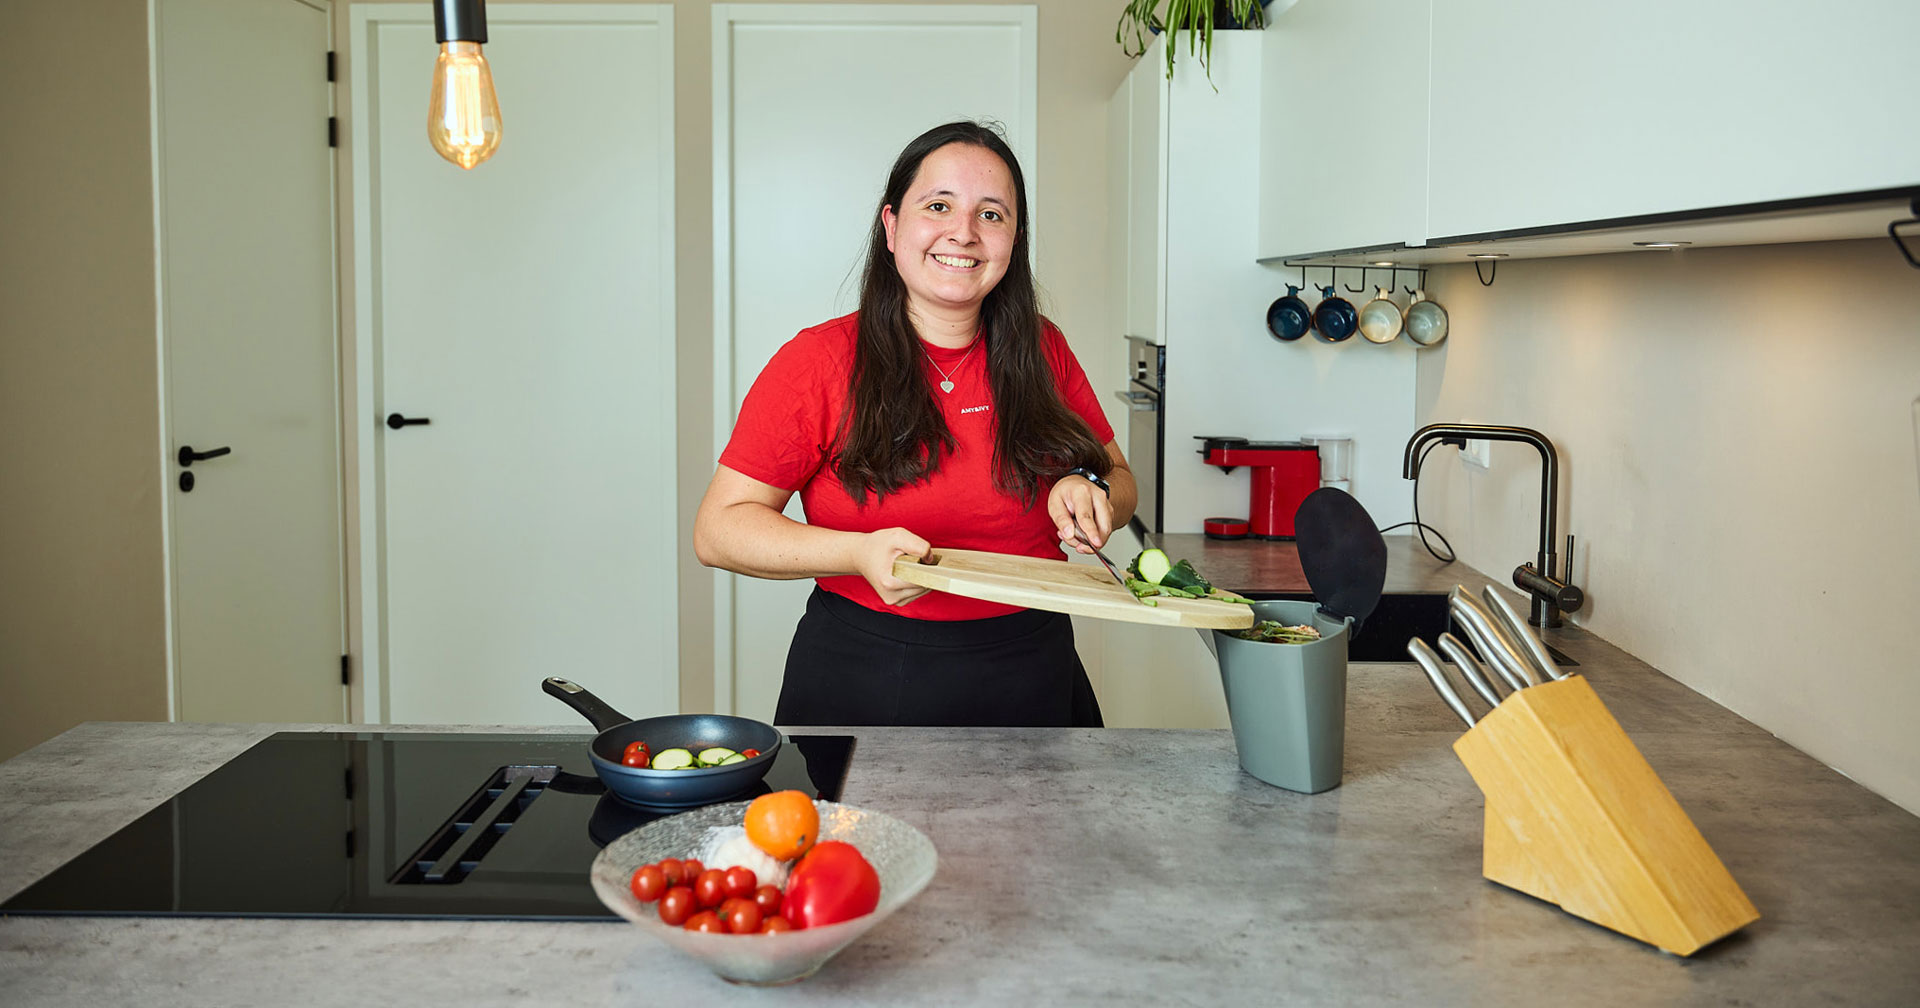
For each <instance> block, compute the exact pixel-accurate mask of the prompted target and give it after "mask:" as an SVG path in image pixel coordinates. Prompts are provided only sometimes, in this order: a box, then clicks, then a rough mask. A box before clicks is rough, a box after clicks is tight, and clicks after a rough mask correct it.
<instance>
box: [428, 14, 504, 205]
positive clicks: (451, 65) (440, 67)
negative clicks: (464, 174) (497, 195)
mask: <svg viewBox="0 0 1920 1008" xmlns="http://www.w3.org/2000/svg"><path fill="white" fill-rule="evenodd" d="M433 27H434V34H435V36H436V37H437V38H438V39H439V42H440V58H439V59H437V60H435V61H434V63H433V93H432V95H431V96H430V97H429V98H428V101H427V139H428V140H430V141H432V143H433V149H434V150H437V151H439V152H440V156H441V157H443V158H446V159H447V160H449V161H451V162H453V163H454V164H457V165H459V166H460V167H461V168H464V169H468V170H471V169H472V168H473V166H474V165H477V164H479V163H480V162H482V161H485V160H486V159H488V158H490V157H492V156H493V152H494V151H495V150H498V149H499V147H500V99H499V98H498V97H496V96H495V95H494V93H493V70H492V69H490V68H489V67H488V66H487V57H486V56H485V55H484V54H482V53H481V52H480V45H481V43H483V42H485V41H486V40H487V9H486V2H485V0H434V5H433Z"/></svg>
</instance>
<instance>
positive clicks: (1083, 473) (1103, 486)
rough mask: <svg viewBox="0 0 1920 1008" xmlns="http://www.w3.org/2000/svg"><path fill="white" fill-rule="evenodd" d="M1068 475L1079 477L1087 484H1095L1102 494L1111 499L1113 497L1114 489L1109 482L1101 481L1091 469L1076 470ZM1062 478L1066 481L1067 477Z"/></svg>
mask: <svg viewBox="0 0 1920 1008" xmlns="http://www.w3.org/2000/svg"><path fill="white" fill-rule="evenodd" d="M1067 475H1068V476H1078V477H1080V478H1081V479H1084V480H1086V481H1087V482H1089V483H1091V484H1093V485H1094V486H1097V487H1099V488H1100V492H1101V493H1103V494H1106V495H1107V496H1109V497H1111V496H1113V488H1112V487H1110V486H1108V485H1107V481H1106V480H1103V479H1101V478H1100V477H1099V476H1098V475H1097V474H1095V473H1094V471H1093V470H1091V469H1074V470H1072V471H1071V472H1068V473H1067ZM1062 478H1063V479H1064V478H1065V477H1062Z"/></svg>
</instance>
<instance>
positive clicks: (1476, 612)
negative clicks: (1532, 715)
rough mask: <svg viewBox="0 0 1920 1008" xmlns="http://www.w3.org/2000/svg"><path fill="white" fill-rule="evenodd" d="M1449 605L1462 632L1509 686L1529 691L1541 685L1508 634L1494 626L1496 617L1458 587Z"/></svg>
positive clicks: (1449, 600)
mask: <svg viewBox="0 0 1920 1008" xmlns="http://www.w3.org/2000/svg"><path fill="white" fill-rule="evenodd" d="M1447 606H1448V609H1449V611H1451V612H1452V613H1453V615H1454V617H1455V618H1457V619H1458V620H1459V621H1460V627H1461V629H1463V630H1465V631H1466V632H1467V639H1468V640H1471V641H1473V646H1474V647H1475V648H1477V649H1478V650H1479V651H1480V657H1482V658H1485V659H1486V660H1487V664H1489V665H1492V666H1493V667H1494V669H1495V670H1496V671H1498V672H1499V673H1500V675H1501V676H1502V677H1503V678H1505V679H1506V680H1507V685H1509V686H1512V687H1513V688H1514V689H1526V688H1527V687H1528V686H1532V685H1535V684H1536V683H1537V682H1538V680H1536V679H1534V678H1533V675H1532V673H1530V672H1529V671H1528V670H1527V667H1526V662H1524V661H1523V660H1522V659H1521V658H1520V656H1519V655H1518V654H1516V653H1515V652H1514V650H1513V648H1514V645H1512V644H1510V643H1508V642H1507V641H1506V640H1505V637H1506V635H1505V634H1503V633H1501V632H1500V630H1499V628H1497V627H1495V626H1494V625H1493V617H1492V616H1491V615H1490V614H1488V612H1487V611H1486V610H1485V609H1484V608H1481V606H1480V603H1478V602H1475V601H1474V600H1473V597H1472V596H1470V595H1468V594H1467V590H1466V589H1465V588H1462V587H1459V586H1457V585H1456V586H1455V587H1454V589H1453V593H1452V594H1451V595H1449V596H1448V597H1447Z"/></svg>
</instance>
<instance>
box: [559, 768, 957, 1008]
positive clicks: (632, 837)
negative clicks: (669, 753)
mask: <svg viewBox="0 0 1920 1008" xmlns="http://www.w3.org/2000/svg"><path fill="white" fill-rule="evenodd" d="M749 804H750V802H744V801H740V802H728V803H727V804H724V805H708V806H706V807H704V808H698V809H694V810H693V811H691V812H682V813H681V814H679V815H676V816H669V817H668V818H665V819H658V820H655V821H653V822H650V823H648V824H647V825H645V826H642V827H640V828H639V829H637V830H634V831H633V832H631V833H628V834H627V835H625V836H623V837H621V838H620V839H618V840H615V841H614V842H612V843H610V844H608V845H607V846H606V849H604V850H602V851H601V852H600V854H599V856H598V857H595V858H594V859H593V868H592V872H591V878H592V882H593V891H594V893H595V894H597V895H598V896H599V897H600V902H602V903H605V904H606V905H607V908H608V909H610V910H612V911H613V912H614V913H617V914H619V915H620V916H622V917H625V918H626V919H627V920H630V921H632V922H633V923H635V924H637V925H639V926H640V929H641V930H642V931H645V932H647V933H649V934H652V935H654V936H656V937H658V938H659V939H660V940H661V941H664V942H666V943H667V944H669V945H672V946H673V947H674V948H676V949H679V950H680V951H681V952H682V953H684V954H686V955H689V956H692V957H693V958H695V959H698V960H699V961H700V962H701V963H703V964H705V965H706V967H707V968H708V969H710V970H713V972H714V973H716V974H718V975H719V976H720V978H721V979H723V980H726V981H729V982H731V983H738V984H752V985H755V986H774V985H778V984H788V983H793V982H795V981H797V980H804V979H806V978H807V977H810V976H812V975H813V974H814V973H815V972H816V971H818V970H819V969H820V967H822V966H824V965H826V964H827V960H829V959H832V958H833V957H834V956H835V955H838V954H839V952H840V950H841V949H843V948H846V947H847V946H848V945H851V944H852V943H853V942H854V941H855V940H856V939H858V938H859V937H860V936H861V935H863V934H866V933H867V932H868V931H869V930H871V929H872V928H873V926H874V925H876V924H878V923H880V922H881V921H883V920H886V919H887V916H888V915H889V914H891V913H893V912H894V911H895V910H898V909H900V908H901V907H903V906H905V905H906V904H907V901H908V900H911V899H913V898H914V897H915V896H917V895H919V893H920V890H922V889H925V888H926V887H927V883H928V882H930V881H932V880H933V872H934V868H935V867H936V866H937V865H938V864H939V860H940V859H939V857H938V855H936V854H935V853H934V849H933V841H931V840H929V839H927V836H926V834H924V833H922V832H920V831H919V830H917V829H915V828H913V827H912V826H909V825H907V824H906V823H904V822H902V821H900V820H898V819H895V818H894V817H892V816H890V815H885V814H883V813H880V812H872V811H869V810H866V809H859V808H854V807H853V806H851V805H841V804H839V803H838V802H830V801H819V800H815V801H814V803H813V807H814V808H815V809H817V810H818V811H819V813H820V837H819V839H821V840H843V841H845V842H847V843H850V844H852V845H854V846H855V847H857V848H859V849H860V853H861V854H862V855H864V856H865V857H866V859H867V861H868V862H869V863H871V864H872V865H873V869H874V871H875V872H877V873H879V875H880V905H879V906H877V907H875V908H874V910H873V912H872V913H870V914H867V915H866V916H864V917H856V918H854V919H853V920H850V921H842V922H840V923H838V924H828V925H826V926H824V927H815V928H806V929H803V930H797V931H788V932H785V933H781V934H752V935H731V934H700V933H698V932H694V931H688V930H686V929H685V928H680V927H672V926H669V925H667V924H665V923H662V922H661V920H660V912H659V904H658V903H642V902H640V901H639V900H637V899H635V898H634V896H633V891H632V890H631V889H629V888H628V882H629V881H630V880H631V879H632V878H633V873H634V871H635V870H636V869H638V868H640V867H641V866H642V865H648V864H652V863H653V862H655V861H658V860H660V859H661V858H667V857H677V858H684V857H690V856H697V855H698V853H699V851H700V848H701V847H702V846H703V845H704V844H705V843H706V839H707V830H708V829H710V828H712V827H715V826H738V825H740V824H741V823H742V822H743V821H744V820H745V818H746V812H747V806H748V805H749Z"/></svg>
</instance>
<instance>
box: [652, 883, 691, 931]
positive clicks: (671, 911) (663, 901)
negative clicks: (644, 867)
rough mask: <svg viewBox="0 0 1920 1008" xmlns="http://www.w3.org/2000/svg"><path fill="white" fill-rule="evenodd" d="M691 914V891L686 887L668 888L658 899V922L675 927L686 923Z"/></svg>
mask: <svg viewBox="0 0 1920 1008" xmlns="http://www.w3.org/2000/svg"><path fill="white" fill-rule="evenodd" d="M692 913H693V890H691V889H689V888H687V887H686V886H680V885H677V886H672V887H669V888H668V889H667V891H666V893H665V894H664V895H662V896H661V897H660V922H661V923H663V924H666V925H668V926H669V927H677V926H679V925H681V924H685V923H686V922H687V917H688V915H690V914H692Z"/></svg>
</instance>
